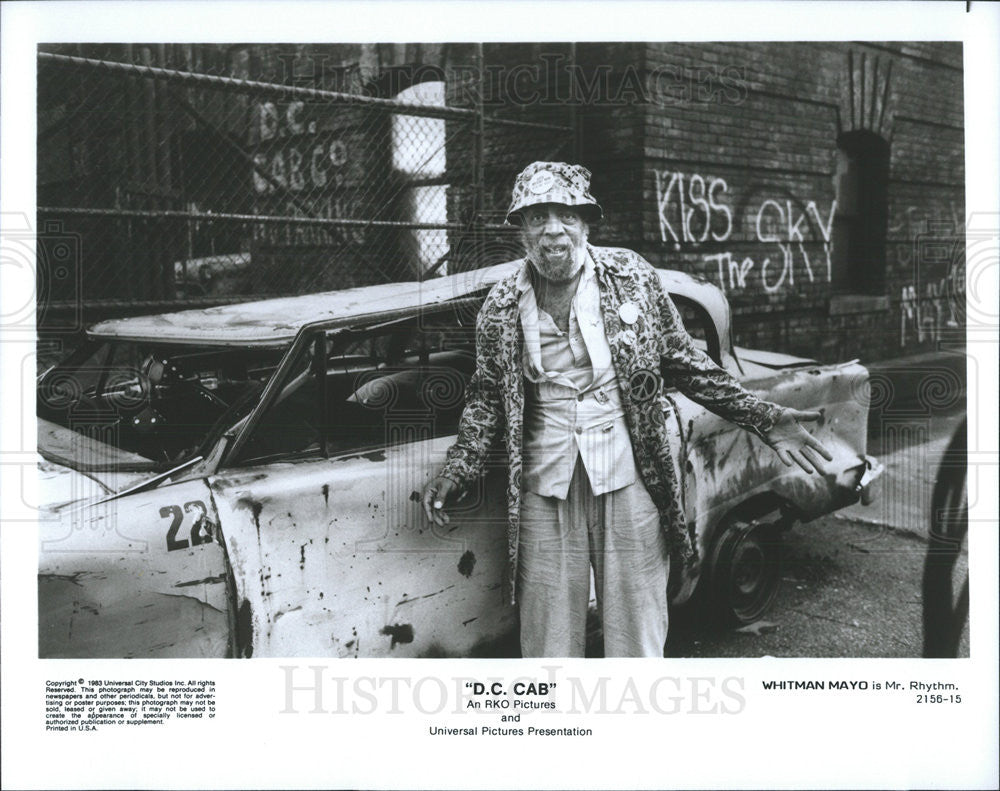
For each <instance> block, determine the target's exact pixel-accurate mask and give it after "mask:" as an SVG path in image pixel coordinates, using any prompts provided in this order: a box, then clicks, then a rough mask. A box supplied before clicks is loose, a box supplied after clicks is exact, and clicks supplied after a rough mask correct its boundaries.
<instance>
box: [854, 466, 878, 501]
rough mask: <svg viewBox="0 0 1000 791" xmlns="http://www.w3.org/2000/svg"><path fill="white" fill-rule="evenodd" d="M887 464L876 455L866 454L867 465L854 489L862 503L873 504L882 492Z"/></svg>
mask: <svg viewBox="0 0 1000 791" xmlns="http://www.w3.org/2000/svg"><path fill="white" fill-rule="evenodd" d="M884 472H885V465H883V464H882V462H880V461H879V460H878V459H876V458H875V457H874V456H865V466H864V468H863V471H862V473H861V478H859V479H858V483H857V486H856V487H855V489H854V491H855V492H856V493H857V494H858V495H859V496H860V498H861V503H862V505H871V504H872V503H873V502H875V500H877V499H878V498H879V497H880V496H881V494H882V473H884Z"/></svg>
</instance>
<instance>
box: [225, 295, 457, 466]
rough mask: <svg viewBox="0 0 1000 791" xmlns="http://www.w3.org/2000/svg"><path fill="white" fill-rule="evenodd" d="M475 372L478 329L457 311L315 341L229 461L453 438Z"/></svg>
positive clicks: (256, 460)
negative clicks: (467, 323)
mask: <svg viewBox="0 0 1000 791" xmlns="http://www.w3.org/2000/svg"><path fill="white" fill-rule="evenodd" d="M324 347H325V348H324ZM318 355H323V360H322V362H320V361H319V359H318ZM474 367H475V340H474V336H473V330H472V328H471V327H469V326H463V325H462V324H461V323H460V322H459V321H458V320H457V318H456V316H455V314H454V313H444V314H440V315H437V316H430V317H428V316H423V317H420V318H419V319H413V320H409V321H406V322H401V323H397V324H394V325H392V326H390V327H384V328H378V329H372V330H369V331H361V332H355V333H352V334H350V335H348V336H346V338H345V337H341V336H337V335H332V336H330V337H329V338H326V339H321V338H320V337H318V336H317V338H316V339H315V341H314V342H313V343H310V344H308V345H307V346H305V347H303V348H302V350H301V351H300V353H299V355H298V357H297V359H296V360H294V362H293V363H292V364H291V366H290V367H289V369H288V372H287V374H286V376H285V380H284V382H283V383H282V384H281V385H280V388H279V390H278V395H277V396H276V397H275V399H274V401H273V402H272V403H271V404H269V405H268V407H267V408H266V410H265V411H264V413H263V414H262V415H261V416H260V418H259V421H258V422H257V424H256V426H255V427H254V428H253V429H252V430H251V432H250V435H249V437H248V439H247V440H246V443H245V444H244V445H243V447H242V448H241V449H239V450H238V453H237V456H236V457H235V458H234V459H233V460H232V461H231V463H232V464H236V465H248V464H259V463H264V462H268V461H274V460H278V459H282V458H306V457H310V456H321V455H334V454H340V453H344V452H348V451H352V450H361V449H366V448H375V447H384V446H386V445H394V444H399V443H401V442H410V441H416V440H420V439H428V438H431V437H438V436H447V435H450V434H454V433H456V431H457V428H458V420H459V418H460V417H461V412H462V407H463V405H464V403H465V387H466V384H467V383H468V380H469V378H470V377H471V376H472V372H473V370H474Z"/></svg>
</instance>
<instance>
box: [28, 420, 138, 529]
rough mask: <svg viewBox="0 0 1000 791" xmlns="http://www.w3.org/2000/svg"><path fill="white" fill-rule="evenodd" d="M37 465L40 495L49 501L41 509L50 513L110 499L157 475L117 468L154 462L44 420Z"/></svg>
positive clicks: (39, 437) (39, 422)
mask: <svg viewBox="0 0 1000 791" xmlns="http://www.w3.org/2000/svg"><path fill="white" fill-rule="evenodd" d="M37 461H38V480H39V484H40V486H39V491H40V492H44V497H45V502H44V503H40V505H41V507H43V508H48V509H49V510H58V509H59V508H62V507H64V506H66V505H67V504H69V503H72V502H88V501H90V500H93V499H95V498H101V497H107V496H109V495H112V494H115V493H116V492H120V491H122V490H123V489H127V488H129V487H131V486H134V485H136V484H138V483H141V482H142V481H144V480H146V479H148V478H152V477H153V476H154V475H156V474H157V471H156V470H153V469H150V470H142V471H134V470H133V471H126V470H121V469H118V468H116V465H126V464H128V465H131V466H134V465H136V464H149V463H150V461H149V459H147V458H144V457H143V456H139V455H137V454H135V453H128V452H127V451H123V450H119V449H118V448H115V447H113V446H112V445H107V444H105V443H103V442H99V441H97V440H95V439H92V438H91V437H87V436H84V435H83V434H80V433H78V432H76V431H72V430H70V429H68V428H65V427H63V426H60V425H58V424H56V423H52V422H51V421H48V420H45V419H44V418H39V419H38V459H37Z"/></svg>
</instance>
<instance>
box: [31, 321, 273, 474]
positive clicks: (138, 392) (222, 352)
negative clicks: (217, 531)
mask: <svg viewBox="0 0 1000 791" xmlns="http://www.w3.org/2000/svg"><path fill="white" fill-rule="evenodd" d="M283 352H284V350H283V349H247V348H227V347H218V346H214V347H196V346H187V345H185V346H181V345H161V344H152V343H140V342H129V341H109V342H104V343H98V342H88V343H87V344H85V345H84V346H82V347H81V348H80V349H79V350H78V351H77V352H75V353H74V354H73V355H71V356H70V357H69V358H68V359H67V360H65V361H64V362H63V363H61V364H59V365H56V366H55V367H53V368H52V369H50V370H49V371H48V372H46V373H45V374H44V375H43V376H42V378H41V379H40V380H39V383H38V415H39V417H41V418H44V419H45V420H47V421H50V422H52V423H56V424H58V425H59V426H62V427H64V428H66V429H69V430H70V431H71V432H73V434H72V435H71V436H79V437H80V440H79V441H77V442H74V443H70V445H71V446H72V447H71V448H70V450H69V451H68V452H67V449H66V447H65V444H64V447H62V448H60V449H59V453H58V456H59V458H56V459H53V460H54V461H59V462H60V463H63V464H69V465H70V466H72V467H74V468H76V469H93V470H97V469H106V468H108V467H115V468H116V469H126V468H129V469H138V468H143V469H147V468H148V469H151V470H152V469H166V468H167V467H170V466H173V465H175V464H178V463H180V462H182V461H184V460H186V459H188V458H191V457H192V456H194V455H195V454H196V453H199V452H201V453H205V452H207V450H208V449H209V448H210V447H211V446H212V445H213V444H214V443H215V442H217V441H218V439H219V437H220V436H221V434H222V433H223V432H224V431H225V430H226V429H227V428H229V427H230V426H232V425H233V424H234V423H235V422H236V421H237V420H239V419H240V418H241V417H243V416H244V415H245V414H246V413H247V412H248V411H249V410H250V409H251V408H252V407H253V406H254V405H255V404H256V402H257V397H258V396H259V394H260V392H261V391H262V390H263V388H264V385H265V384H266V382H267V380H268V379H269V378H270V377H271V375H272V374H273V372H274V369H275V367H276V366H277V364H278V362H279V360H280V358H281V355H282V354H283ZM46 436H47V435H46V434H43V433H41V432H40V433H39V438H38V444H39V452H41V453H42V455H43V456H44V455H46V451H47V444H49V443H47V440H46ZM84 438H85V439H84ZM48 450H50V451H51V452H52V453H55V450H54V449H52V448H49V449H48ZM123 452H124V454H130V455H128V456H126V455H124V454H123ZM135 458H141V459H142V460H144V461H132V459H135Z"/></svg>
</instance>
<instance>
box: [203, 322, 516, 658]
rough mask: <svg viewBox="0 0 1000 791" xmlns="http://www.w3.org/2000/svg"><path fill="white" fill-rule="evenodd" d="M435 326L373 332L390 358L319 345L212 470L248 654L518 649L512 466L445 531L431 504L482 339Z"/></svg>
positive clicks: (460, 508)
mask: <svg viewBox="0 0 1000 791" xmlns="http://www.w3.org/2000/svg"><path fill="white" fill-rule="evenodd" d="M428 332H429V331H428V329H427V327H426V326H422V325H413V326H408V327H400V328H396V329H395V330H393V331H392V333H390V336H391V337H387V336H386V335H385V334H383V335H379V336H372V337H370V338H368V339H367V340H368V341H370V343H368V344H367V348H368V350H369V351H370V350H372V349H375V348H383V349H394V350H395V351H394V352H393V353H392V354H391V359H387V358H386V357H385V356H383V355H380V354H373V355H366V354H357V353H355V352H352V353H351V354H346V355H340V356H339V357H338V356H337V355H334V357H333V358H331V359H329V360H328V361H327V362H326V363H325V364H322V363H320V364H318V363H317V360H318V359H320V358H322V357H324V356H325V352H319V351H313V352H309V353H305V352H304V353H303V357H302V359H301V361H300V362H299V363H298V364H296V365H293V366H292V367H291V368H290V369H289V371H288V372H287V373H286V374H285V384H284V385H283V386H282V387H281V388H280V393H279V394H278V395H276V396H275V397H274V399H273V400H272V402H271V403H270V404H267V405H262V409H263V410H264V413H263V414H262V415H261V416H260V417H259V419H257V420H256V425H255V426H254V428H253V431H252V436H250V438H249V439H248V440H247V441H246V443H245V444H244V447H243V449H242V450H241V451H239V452H238V453H237V455H236V456H235V462H234V463H232V464H231V465H230V466H229V467H228V468H225V469H223V470H221V471H220V472H219V474H218V475H217V476H215V477H214V478H212V479H210V484H211V487H212V491H213V494H214V498H215V502H216V504H217V506H218V509H219V516H220V520H221V523H222V528H223V532H224V534H225V539H226V546H227V549H228V552H229V561H230V564H231V567H232V572H233V579H234V584H235V590H236V602H237V607H236V609H237V632H238V645H237V653H238V654H240V655H242V656H300V655H304V656H342V657H347V656H353V657H373V656H374V657H377V656H454V655H470V654H490V653H495V652H497V651H503V650H505V649H503V648H502V647H500V646H499V645H498V641H499V642H501V643H502V641H503V640H504V639H505V637H507V636H509V635H510V633H511V631H512V629H513V627H514V609H513V607H512V606H511V605H510V604H509V603H507V602H505V601H504V599H503V596H502V593H501V579H502V575H503V569H504V563H505V559H506V530H505V522H506V508H505V498H504V495H503V478H504V469H505V468H504V467H503V465H499V466H498V467H497V468H496V469H495V470H494V471H493V472H492V473H491V474H489V475H487V476H486V477H485V478H484V479H483V480H482V482H481V483H480V485H479V486H478V487H476V488H475V489H474V491H472V492H470V493H469V494H468V495H467V497H466V498H465V499H464V500H463V501H462V502H460V503H458V504H457V505H456V507H455V508H454V509H453V510H452V511H451V513H452V521H451V522H450V524H449V525H447V526H445V527H444V528H438V527H436V526H434V525H431V524H429V523H428V522H427V520H426V517H425V516H424V514H423V510H422V505H421V503H420V492H421V491H422V490H423V487H424V484H425V483H426V482H427V481H428V480H429V479H430V478H431V477H432V476H433V474H434V473H435V472H436V471H437V470H438V469H439V468H440V466H441V464H442V463H443V461H444V455H445V451H446V450H447V448H448V447H449V446H450V445H451V444H452V443H453V442H454V432H455V426H456V425H457V416H458V414H459V413H460V411H461V406H462V402H463V388H464V382H465V380H466V379H467V378H468V375H469V373H471V354H470V353H469V352H468V351H462V350H459V349H456V348H443V347H442V345H441V343H440V336H439V337H438V340H437V341H435V342H434V344H431V343H429V342H428V341H427V338H428ZM411 346H412V347H415V348H419V351H418V352H417V353H416V354H410V352H411V351H413V349H411V348H409V347H411ZM355 351H356V350H355ZM321 372H322V375H321ZM324 377H325V381H324ZM324 427H325V432H324ZM324 433H325V436H324ZM324 444H325V445H326V446H327V451H328V452H330V455H329V458H326V457H324V456H323V454H322V453H321V448H322V446H323V445H324ZM515 645H516V643H515ZM506 650H509V649H506Z"/></svg>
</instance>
